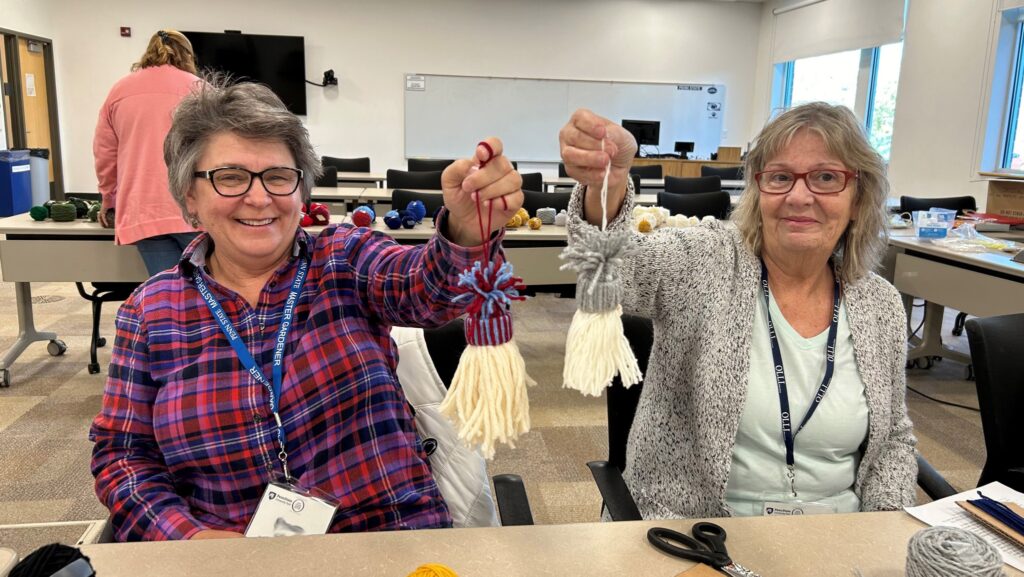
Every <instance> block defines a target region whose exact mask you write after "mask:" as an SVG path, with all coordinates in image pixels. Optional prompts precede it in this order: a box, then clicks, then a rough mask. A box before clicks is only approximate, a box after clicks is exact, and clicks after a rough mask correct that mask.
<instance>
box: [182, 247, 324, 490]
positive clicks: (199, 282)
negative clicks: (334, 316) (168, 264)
mask: <svg viewBox="0 0 1024 577" xmlns="http://www.w3.org/2000/svg"><path fill="white" fill-rule="evenodd" d="M307 271H309V261H308V260H306V259H304V258H303V259H299V270H298V271H297V272H296V273H295V280H294V281H292V288H291V290H290V291H289V292H288V300H286V301H285V303H284V314H282V315H281V328H279V329H278V331H277V341H276V344H275V345H274V370H273V376H274V380H273V382H271V381H268V380H267V377H266V375H264V374H263V371H262V370H261V369H260V368H259V367H258V366H257V365H256V360H255V359H253V357H252V353H250V352H249V348H248V347H246V346H245V343H244V342H242V337H240V336H239V335H238V331H237V330H235V327H234V326H232V324H231V321H230V320H228V315H227V313H225V312H224V308H223V307H221V306H220V303H219V302H217V297H215V296H213V293H211V292H210V289H209V287H207V286H206V281H205V280H203V276H202V275H201V274H200V273H199V270H198V269H196V271H195V272H194V273H193V274H192V280H193V281H194V282H195V283H196V289H197V290H199V294H200V295H201V296H202V297H203V301H204V302H206V306H207V307H209V309H210V313H211V314H213V318H215V319H217V323H219V324H220V330H221V331H223V332H224V336H225V337H227V339H228V342H229V343H230V344H231V348H233V349H235V354H236V355H238V360H239V361H241V363H242V366H243V367H245V370H246V371H248V373H249V374H250V375H252V377H253V378H254V379H256V380H257V381H259V382H260V383H261V384H262V385H263V386H264V387H266V388H267V392H268V393H269V394H270V412H271V413H273V415H274V421H275V422H276V423H277V442H278V445H279V446H280V448H281V452H280V453H278V458H279V459H280V460H281V466H282V467H283V469H284V476H285V479H290V478H291V475H290V474H289V472H288V453H287V451H285V436H284V425H283V424H282V423H281V414H280V412H279V410H278V409H279V407H280V399H281V380H282V372H283V371H282V364H283V362H284V348H285V345H286V344H287V343H288V331H289V330H291V327H292V315H293V314H294V312H295V303H296V302H297V301H298V300H299V293H300V292H301V291H302V284H303V283H304V282H306V272H307Z"/></svg>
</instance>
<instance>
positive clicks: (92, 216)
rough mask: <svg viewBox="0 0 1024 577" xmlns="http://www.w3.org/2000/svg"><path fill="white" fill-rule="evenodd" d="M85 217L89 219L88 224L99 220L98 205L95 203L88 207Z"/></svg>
mask: <svg viewBox="0 0 1024 577" xmlns="http://www.w3.org/2000/svg"><path fill="white" fill-rule="evenodd" d="M86 216H88V217H89V222H98V221H99V220H100V203H98V202H97V203H95V204H93V205H92V206H90V207H89V212H88V214H86Z"/></svg>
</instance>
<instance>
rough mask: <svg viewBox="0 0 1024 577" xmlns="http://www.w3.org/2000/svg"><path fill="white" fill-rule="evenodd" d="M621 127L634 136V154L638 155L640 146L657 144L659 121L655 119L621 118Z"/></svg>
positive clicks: (659, 129)
mask: <svg viewBox="0 0 1024 577" xmlns="http://www.w3.org/2000/svg"><path fill="white" fill-rule="evenodd" d="M622 127H623V128H625V129H626V130H627V131H629V132H631V133H632V134H633V138H636V143H637V145H638V146H637V150H636V155H637V156H640V146H644V145H645V144H646V145H649V146H658V141H659V140H660V139H659V133H660V132H661V122H659V121H657V120H623V121H622Z"/></svg>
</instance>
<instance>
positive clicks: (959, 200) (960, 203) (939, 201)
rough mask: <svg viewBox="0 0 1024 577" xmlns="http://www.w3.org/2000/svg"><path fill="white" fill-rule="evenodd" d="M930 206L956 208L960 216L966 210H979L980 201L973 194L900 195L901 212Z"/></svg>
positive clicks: (911, 211) (924, 208)
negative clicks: (924, 196)
mask: <svg viewBox="0 0 1024 577" xmlns="http://www.w3.org/2000/svg"><path fill="white" fill-rule="evenodd" d="M929 208H945V209H947V210H955V211H956V214H957V216H960V215H962V214H963V213H964V211H965V210H978V203H977V201H975V200H974V197H973V196H945V197H942V198H920V197H916V196H901V197H900V212H909V213H913V212H914V211H915V210H928V209H929Z"/></svg>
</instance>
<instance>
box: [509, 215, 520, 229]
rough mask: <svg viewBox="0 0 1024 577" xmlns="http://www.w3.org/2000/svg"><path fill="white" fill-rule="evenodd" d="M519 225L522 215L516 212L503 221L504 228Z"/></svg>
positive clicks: (517, 226)
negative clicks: (505, 221) (506, 220)
mask: <svg viewBox="0 0 1024 577" xmlns="http://www.w3.org/2000/svg"><path fill="white" fill-rule="evenodd" d="M521 226H523V217H521V216H519V215H518V214H513V215H512V218H511V219H509V221H508V222H507V223H505V228H519V227H521Z"/></svg>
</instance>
